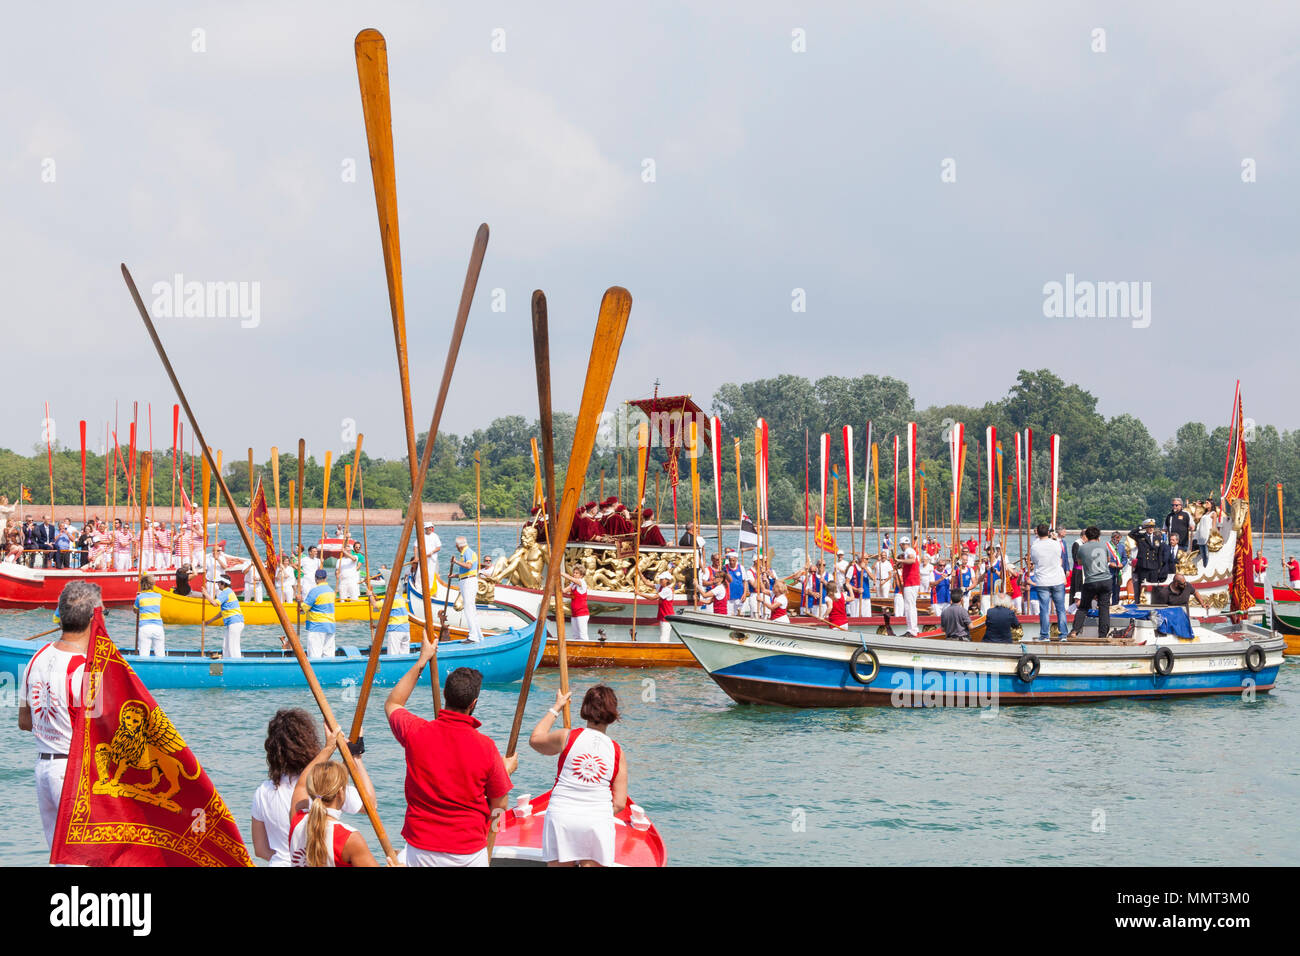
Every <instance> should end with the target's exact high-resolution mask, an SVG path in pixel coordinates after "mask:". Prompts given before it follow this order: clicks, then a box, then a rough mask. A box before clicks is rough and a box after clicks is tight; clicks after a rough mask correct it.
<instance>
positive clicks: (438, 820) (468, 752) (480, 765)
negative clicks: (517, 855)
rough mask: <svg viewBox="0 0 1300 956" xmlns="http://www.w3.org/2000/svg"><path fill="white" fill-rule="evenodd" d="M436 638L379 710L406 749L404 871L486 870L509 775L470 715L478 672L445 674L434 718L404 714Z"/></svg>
mask: <svg viewBox="0 0 1300 956" xmlns="http://www.w3.org/2000/svg"><path fill="white" fill-rule="evenodd" d="M436 647H437V641H424V642H423V643H422V644H421V646H420V657H419V660H417V661H416V663H415V665H414V666H412V667H411V669H410V670H408V671H407V672H406V674H405V675H404V676H403V677H402V679H401V680H400V681H398V682H397V686H396V687H394V688H393V690H392V693H390V694H389V695H388V699H387V700H386V701H384V713H385V714H387V715H388V726H389V727H390V728H391V729H392V731H393V736H394V737H396V738H397V742H398V743H399V744H401V745H402V749H403V750H405V751H406V822H405V824H404V825H403V826H402V836H403V837H405V838H406V851H405V852H406V865H407V866H487V865H488V856H489V847H490V846H491V844H492V840H493V839H494V838H495V832H490V831H491V827H490V824H491V821H492V820H493V819H494V818H496V817H498V816H500V815H501V814H502V813H504V812H505V809H506V803H507V801H508V799H509V795H510V773H511V772H513V771H514V769H515V768H516V767H518V764H519V761H518V758H517V757H511V758H510V764H511V766H510V767H509V769H507V766H506V763H505V762H503V761H502V759H501V753H500V752H499V751H498V750H497V746H496V744H494V743H493V742H492V739H491V738H490V737H488V736H487V735H485V734H481V733H479V732H478V728H479V727H481V726H482V724H481V723H480V722H479V721H478V720H476V719H475V718H474V716H473V714H474V708H475V706H476V705H477V704H478V695H479V689H480V688H481V687H482V684H483V675H482V674H480V673H479V672H478V671H476V670H473V669H471V668H468V667H458V668H456V669H455V670H454V671H452V672H451V673H450V674H448V675H447V681H446V683H445V684H444V685H443V691H442V699H443V704H444V705H445V706H444V707H443V709H442V710H440V711H438V716H437V719H436V720H424V719H423V718H420V717H417V716H416V715H415V714H413V713H411V712H410V711H409V710H407V709H406V701H407V700H408V699H409V698H410V696H411V692H412V691H413V690H415V684H416V681H418V680H419V679H420V672H421V671H422V670H424V668H425V667H426V666H427V665H428V663H429V661H431V660H432V659H433V654H434V651H435V649H436Z"/></svg>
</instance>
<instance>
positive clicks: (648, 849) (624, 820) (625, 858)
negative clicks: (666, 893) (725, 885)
mask: <svg viewBox="0 0 1300 956" xmlns="http://www.w3.org/2000/svg"><path fill="white" fill-rule="evenodd" d="M550 800H551V794H550V791H549V790H548V791H547V792H546V793H544V794H542V795H541V796H539V797H533V796H531V795H530V794H526V793H525V794H522V795H521V796H520V797H519V799H518V801H516V803H515V805H514V807H512V808H511V809H509V810H507V811H506V812H505V814H504V815H503V816H502V818H501V828H500V830H499V832H498V833H497V838H496V845H495V846H494V847H493V849H492V865H493V866H541V865H543V860H542V832H543V830H545V828H546V810H547V807H548V806H549V804H550ZM667 863H668V852H667V850H666V849H664V841H663V837H661V836H660V835H659V831H658V830H657V829H655V825H654V824H653V823H651V822H650V819H649V818H648V817H646V816H645V814H644V812H642V811H641V808H640V807H638V806H637V805H636V804H635V803H633V802H632V801H631V800H630V799H629V800H628V802H627V806H626V807H624V808H623V811H622V812H621V813H617V814H615V815H614V865H615V866H666V865H667Z"/></svg>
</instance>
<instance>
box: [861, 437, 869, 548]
mask: <svg viewBox="0 0 1300 956" xmlns="http://www.w3.org/2000/svg"><path fill="white" fill-rule="evenodd" d="M863 453H864V454H863V458H862V476H863V478H862V480H863V484H862V527H863V529H864V531H863V533H864V534H865V533H866V532H865V529H866V527H867V517H868V509H867V505H868V503H869V502H870V501H871V422H867V444H866V445H865V446H864V448H863ZM864 541H865V539H864ZM866 549H867V546H866V544H865V543H864V544H863V545H862V550H863V551H865V550H866Z"/></svg>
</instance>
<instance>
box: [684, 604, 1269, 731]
mask: <svg viewBox="0 0 1300 956" xmlns="http://www.w3.org/2000/svg"><path fill="white" fill-rule="evenodd" d="M1171 610H1176V609H1168V610H1167V611H1166V612H1165V613H1166V614H1168V613H1169V611H1171ZM1153 617H1154V616H1153ZM671 622H672V625H673V629H674V630H675V631H676V632H677V634H678V635H679V636H680V637H681V639H682V641H683V642H684V643H685V644H686V646H687V647H688V648H689V649H690V651H691V653H692V654H694V655H695V658H696V660H698V661H699V662H700V664H701V665H702V666H703V667H704V669H705V670H706V671H707V672H708V674H709V676H710V677H712V678H713V679H714V681H715V682H716V683H717V684H718V686H719V687H721V688H722V689H723V690H724V691H725V692H726V693H727V694H728V695H729V696H730V697H731V698H732V699H733V700H736V701H738V702H740V703H746V704H748V703H755V704H783V705H786V706H790V707H861V706H868V705H873V704H874V705H893V706H897V707H918V706H921V707H923V706H980V707H996V706H998V705H999V704H1029V703H1073V702H1081V701H1099V700H1109V699H1113V698H1117V697H1131V698H1138V699H1151V698H1176V697H1189V696H1198V695H1208V694H1243V693H1251V694H1253V693H1257V692H1264V691H1268V690H1271V689H1272V688H1273V684H1274V681H1275V680H1276V678H1277V672H1278V667H1279V666H1280V665H1281V663H1282V652H1283V649H1284V646H1285V645H1284V642H1283V641H1282V639H1281V638H1279V637H1277V636H1276V635H1274V634H1272V633H1270V632H1268V631H1266V630H1264V629H1263V628H1258V627H1255V626H1253V625H1249V624H1232V623H1228V622H1224V623H1222V624H1219V625H1215V626H1213V627H1211V626H1206V625H1205V624H1195V625H1194V624H1192V623H1191V622H1190V621H1189V620H1188V619H1187V618H1186V615H1185V613H1184V614H1183V624H1184V626H1185V627H1186V629H1187V630H1186V631H1184V633H1190V634H1191V635H1192V636H1191V637H1190V638H1187V639H1183V638H1179V637H1176V636H1174V634H1159V633H1157V625H1156V623H1155V621H1135V622H1134V624H1135V629H1134V635H1133V638H1132V641H1131V642H1129V643H1120V642H1112V641H1103V640H1101V639H1098V638H1097V636H1096V626H1095V625H1091V631H1089V630H1087V629H1085V632H1084V633H1085V640H1082V641H1079V642H1077V643H1076V642H1073V641H1054V642H1049V641H1020V642H1016V643H1011V644H990V643H988V642H983V643H975V642H970V641H950V640H945V639H942V638H937V639H936V638H927V637H893V636H888V635H873V636H868V635H865V634H861V633H859V634H852V633H844V632H837V631H833V630H829V629H826V628H816V629H814V628H809V627H805V626H802V625H799V624H783V623H775V624H774V623H772V622H771V621H754V620H745V619H742V618H727V617H717V616H715V615H712V614H701V613H698V612H687V613H684V614H678V615H674V616H673V617H672V618H671ZM1180 630H1181V628H1180ZM1089 634H1090V635H1091V638H1090V639H1088V637H1089Z"/></svg>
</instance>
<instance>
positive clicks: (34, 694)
mask: <svg viewBox="0 0 1300 956" xmlns="http://www.w3.org/2000/svg"><path fill="white" fill-rule="evenodd" d="M100 605H101V596H100V591H99V585H98V584H92V583H90V582H89V581H69V582H68V583H67V584H66V585H65V586H64V588H63V591H62V593H61V594H60V595H59V624H60V626H61V627H62V628H63V633H62V634H61V635H60V636H59V639H58V640H57V641H52V642H51V643H49V644H46V645H45V646H44V647H42V648H41V649H40V650H38V651H37V652H36V653H35V655H33V657H32V659H31V660H30V661H28V663H27V667H26V668H24V669H23V681H22V696H21V698H20V700H19V703H18V729H19V730H27V731H30V732H31V734H32V735H33V736H34V737H35V738H36V749H37V757H36V802H37V805H38V806H39V807H40V811H41V825H42V827H44V830H45V842H46V844H47V845H48V846H50V847H53V845H54V824H55V822H56V821H57V820H58V818H59V800H60V799H61V798H62V796H63V776H64V774H65V773H67V770H68V751H69V750H71V749H72V721H73V719H74V718H75V717H76V715H77V713H78V711H80V710H81V693H82V682H83V679H84V677H85V671H86V654H87V650H88V648H89V646H90V622H91V620H92V619H93V618H94V616H95V608H97V607H99V606H100Z"/></svg>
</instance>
